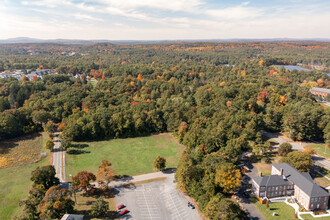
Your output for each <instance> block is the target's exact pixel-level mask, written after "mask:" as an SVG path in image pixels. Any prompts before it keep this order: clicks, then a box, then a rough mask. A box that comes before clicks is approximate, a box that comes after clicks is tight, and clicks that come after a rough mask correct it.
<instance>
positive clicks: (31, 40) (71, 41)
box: [0, 37, 330, 45]
mask: <svg viewBox="0 0 330 220" xmlns="http://www.w3.org/2000/svg"><path fill="white" fill-rule="evenodd" d="M274 41H321V42H330V38H308V39H303V38H301V39H299V38H266V39H239V38H237V39H193V40H188V39H182V40H78V39H37V38H29V37H15V38H8V39H4V40H0V44H18V43H58V44H79V45H88V44H94V43H113V44H122V45H132V44H159V43H176V42H187V43H194V42H214V43H223V42H274Z"/></svg>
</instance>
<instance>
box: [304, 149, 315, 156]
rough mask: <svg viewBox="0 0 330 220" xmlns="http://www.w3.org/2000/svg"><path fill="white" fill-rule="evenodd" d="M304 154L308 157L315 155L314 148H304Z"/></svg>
mask: <svg viewBox="0 0 330 220" xmlns="http://www.w3.org/2000/svg"><path fill="white" fill-rule="evenodd" d="M304 152H305V153H308V154H309V155H311V156H312V155H314V154H316V151H315V149H314V148H312V147H311V148H305V150H304Z"/></svg>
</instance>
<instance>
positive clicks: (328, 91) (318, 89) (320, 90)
mask: <svg viewBox="0 0 330 220" xmlns="http://www.w3.org/2000/svg"><path fill="white" fill-rule="evenodd" d="M311 91H313V92H323V93H328V94H330V89H325V88H318V87H313V88H312V89H311Z"/></svg>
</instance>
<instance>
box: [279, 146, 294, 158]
mask: <svg viewBox="0 0 330 220" xmlns="http://www.w3.org/2000/svg"><path fill="white" fill-rule="evenodd" d="M291 151H292V145H291V144H289V143H282V144H281V145H280V147H279V148H278V155H280V156H284V157H285V156H286V155H287V154H288V153H290V152H291Z"/></svg>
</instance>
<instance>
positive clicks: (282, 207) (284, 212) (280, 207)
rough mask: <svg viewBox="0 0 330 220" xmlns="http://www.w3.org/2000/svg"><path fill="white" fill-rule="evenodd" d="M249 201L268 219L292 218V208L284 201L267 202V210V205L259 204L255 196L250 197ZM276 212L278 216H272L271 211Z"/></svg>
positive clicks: (288, 219) (286, 219)
mask: <svg viewBox="0 0 330 220" xmlns="http://www.w3.org/2000/svg"><path fill="white" fill-rule="evenodd" d="M250 200H251V202H253V204H254V205H255V206H256V207H257V209H258V210H259V211H260V213H261V214H262V215H263V216H264V217H265V219H266V220H270V219H279V220H280V219H281V220H282V219H285V220H291V219H295V218H294V209H293V208H292V207H291V206H289V205H287V204H285V203H284V202H278V203H269V208H268V210H267V207H266V205H265V204H261V203H260V202H259V201H258V199H257V198H253V197H252V198H250ZM274 212H276V213H278V216H273V213H274Z"/></svg>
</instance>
